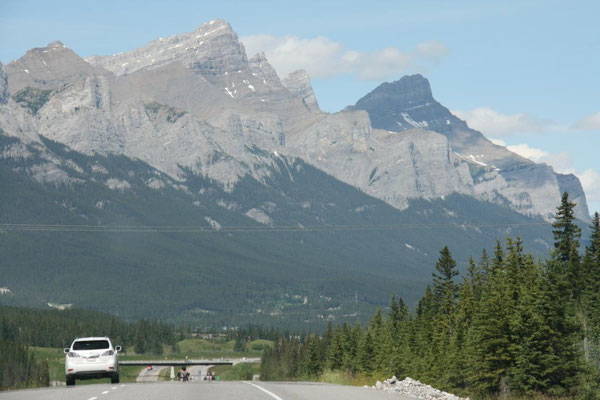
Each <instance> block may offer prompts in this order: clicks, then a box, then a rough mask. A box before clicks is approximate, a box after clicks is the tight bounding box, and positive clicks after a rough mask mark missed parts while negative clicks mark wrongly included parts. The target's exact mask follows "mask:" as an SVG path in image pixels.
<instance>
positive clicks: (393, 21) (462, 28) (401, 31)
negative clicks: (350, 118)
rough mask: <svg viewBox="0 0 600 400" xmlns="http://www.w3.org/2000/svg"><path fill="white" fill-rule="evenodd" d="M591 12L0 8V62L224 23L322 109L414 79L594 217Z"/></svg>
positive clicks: (77, 5)
mask: <svg viewBox="0 0 600 400" xmlns="http://www.w3.org/2000/svg"><path fill="white" fill-rule="evenodd" d="M598 15H600V2H597V1H594V0H588V1H556V0H531V1H528V0H520V1H512V0H510V1H502V2H485V1H458V0H457V1H452V2H448V1H412V2H408V1H397V0H396V1H376V2H364V1H361V2H358V1H348V0H346V1H312V0H307V1H302V2H283V1H260V0H255V1H252V2H247V1H219V2H216V1H171V2H165V1H155V0H146V1H139V2H138V1H122V0H121V1H113V0H103V1H96V2H82V1H60V0H55V1H52V2H49V1H27V0H2V1H1V2H0V61H2V62H3V63H8V62H10V61H12V60H14V59H16V58H18V57H20V56H22V55H23V54H24V53H25V52H26V51H27V50H28V49H30V48H32V47H41V46H45V45H46V44H48V43H49V42H52V41H54V40H61V41H62V42H63V43H65V45H66V46H67V47H70V48H72V49H73V50H74V51H75V52H77V53H78V54H79V55H81V56H83V57H85V56H89V55H94V54H110V53H116V52H121V51H127V50H131V49H133V48H135V47H139V46H142V45H144V44H146V43H147V42H149V41H150V40H153V39H156V38H157V37H166V36H170V35H173V34H177V33H181V32H185V31H191V30H194V29H195V28H196V27H197V26H198V25H200V24H201V23H203V22H206V21H208V20H210V19H213V18H222V19H224V20H226V21H228V22H229V23H230V24H231V25H232V27H233V29H234V30H235V31H236V32H237V33H238V35H239V36H240V38H241V40H242V42H244V44H245V45H246V48H247V50H248V51H249V52H256V51H259V50H262V51H264V52H265V53H266V56H267V58H268V59H269V60H270V61H271V63H272V64H273V65H274V66H275V67H276V69H277V70H278V71H279V73H280V75H284V74H285V73H287V72H290V71H291V70H293V69H296V68H304V69H307V70H308V72H309V74H310V75H311V77H312V81H313V86H314V89H315V92H316V95H317V99H318V101H319V104H320V106H321V108H323V109H324V110H326V111H337V110H340V109H342V108H344V107H345V106H347V105H349V104H354V103H355V102H356V101H357V100H358V99H359V98H360V97H362V96H363V95H365V94H366V93H367V92H369V91H370V90H372V89H373V88H374V87H376V86H377V85H379V84H380V83H381V82H383V81H392V80H396V79H399V78H400V77H401V76H402V75H405V74H408V73H416V72H419V73H422V74H423V75H425V76H426V77H427V78H428V79H429V80H430V82H431V86H432V90H433V94H434V97H435V98H436V99H437V100H438V101H440V102H441V103H442V104H443V105H445V106H446V107H448V108H450V109H451V110H452V111H454V112H455V113H456V114H457V116H459V117H460V118H463V119H465V120H467V122H468V123H469V125H470V126H471V127H473V128H475V129H478V130H481V131H482V132H483V133H484V134H485V135H486V136H487V137H489V138H491V139H494V140H496V141H498V142H499V143H504V144H505V145H508V146H509V148H510V149H511V150H513V151H515V152H518V153H520V154H522V155H524V156H527V157H529V158H531V159H533V160H534V161H538V162H546V163H548V164H551V165H553V166H554V167H555V169H556V170H557V171H559V172H574V173H576V174H577V175H578V176H579V178H580V179H581V180H582V183H583V184H584V188H585V191H586V194H587V197H588V202H589V203H590V210H600V157H598V153H599V149H600V98H599V93H600V74H599V73H598V71H600V26H599V25H598V22H597V18H598Z"/></svg>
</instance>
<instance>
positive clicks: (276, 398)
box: [244, 381, 283, 400]
mask: <svg viewBox="0 0 600 400" xmlns="http://www.w3.org/2000/svg"><path fill="white" fill-rule="evenodd" d="M244 383H247V384H248V385H252V386H254V387H255V388H257V389H258V390H262V391H263V392H265V393H266V394H268V395H269V396H271V397H272V398H274V399H275V400H283V399H282V398H281V397H279V396H277V395H276V394H275V393H273V392H269V391H268V390H267V389H265V388H263V387H260V386H258V385H255V384H254V383H252V382H246V381H244Z"/></svg>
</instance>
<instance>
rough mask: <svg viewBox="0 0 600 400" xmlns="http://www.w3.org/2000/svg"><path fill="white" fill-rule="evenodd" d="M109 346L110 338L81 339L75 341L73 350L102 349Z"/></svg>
mask: <svg viewBox="0 0 600 400" xmlns="http://www.w3.org/2000/svg"><path fill="white" fill-rule="evenodd" d="M109 347H110V346H109V345H108V340H81V341H79V342H75V343H73V350H101V349H108V348H109Z"/></svg>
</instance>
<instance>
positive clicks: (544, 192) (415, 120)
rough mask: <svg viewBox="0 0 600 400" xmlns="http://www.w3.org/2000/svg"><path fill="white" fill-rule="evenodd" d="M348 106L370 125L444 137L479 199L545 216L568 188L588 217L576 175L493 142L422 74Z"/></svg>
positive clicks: (382, 87)
mask: <svg viewBox="0 0 600 400" xmlns="http://www.w3.org/2000/svg"><path fill="white" fill-rule="evenodd" d="M349 109H351V110H352V109H358V110H365V111H367V112H368V113H369V117H370V118H371V124H372V126H373V127H374V128H379V129H385V130H388V131H392V132H403V131H406V130H409V129H414V128H423V129H430V130H433V131H436V132H439V133H441V134H443V135H445V136H446V137H447V138H448V141H449V143H450V146H451V147H452V149H453V151H454V152H455V153H456V155H457V156H458V157H460V158H462V159H463V160H464V161H466V162H467V163H469V164H470V166H471V170H472V171H473V178H474V184H475V189H474V190H475V193H476V194H477V196H478V197H479V198H481V199H485V200H488V201H495V202H498V203H508V204H510V206H511V207H512V208H514V209H515V210H518V211H519V212H522V213H524V214H527V215H541V216H543V217H544V218H546V219H550V218H552V215H553V213H554V211H555V210H556V206H557V205H558V203H559V201H560V194H561V193H562V192H564V191H568V192H569V193H570V195H571V198H573V199H576V201H577V203H578V207H577V208H576V215H577V217H578V218H581V219H583V220H588V219H589V214H588V208H587V203H586V200H585V194H584V193H583V188H582V187H581V183H580V182H579V180H578V179H577V178H576V177H575V176H573V175H570V176H565V175H561V174H557V173H555V172H554V171H553V170H552V168H551V167H549V166H547V165H544V164H536V163H534V162H532V161H530V160H528V159H526V158H523V157H521V156H519V155H517V154H515V153H513V152H511V151H509V150H508V149H507V148H505V147H503V146H498V145H495V144H493V143H492V142H490V141H489V140H488V139H487V138H485V136H483V134H482V133H481V132H478V131H476V130H473V129H471V128H469V127H468V125H467V124H466V122H465V121H463V120H461V119H459V118H457V117H456V116H454V115H453V114H452V113H451V112H450V111H449V110H448V109H447V108H446V107H444V106H442V105H441V104H440V103H439V102H437V101H436V100H435V99H434V97H433V95H432V92H431V87H430V85H429V81H428V80H427V79H425V78H424V77H423V76H421V75H412V76H405V77H403V78H402V79H400V80H398V81H396V82H392V83H388V82H386V83H383V84H381V85H380V86H378V87H377V88H376V89H374V90H373V91H372V92H370V93H369V94H367V95H366V96H364V97H362V98H361V99H360V100H358V102H357V103H356V105H355V106H352V107H349Z"/></svg>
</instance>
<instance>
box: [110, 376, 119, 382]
mask: <svg viewBox="0 0 600 400" xmlns="http://www.w3.org/2000/svg"><path fill="white" fill-rule="evenodd" d="M110 383H119V374H117V375H113V376H111V377H110Z"/></svg>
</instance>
